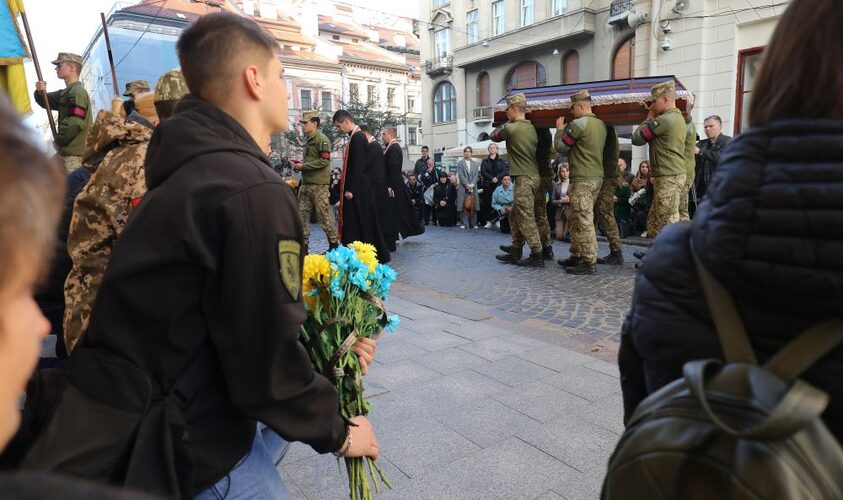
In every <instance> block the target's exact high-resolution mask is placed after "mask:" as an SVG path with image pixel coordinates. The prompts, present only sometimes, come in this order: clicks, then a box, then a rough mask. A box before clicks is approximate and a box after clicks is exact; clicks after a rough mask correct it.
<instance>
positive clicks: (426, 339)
mask: <svg viewBox="0 0 843 500" xmlns="http://www.w3.org/2000/svg"><path fill="white" fill-rule="evenodd" d="M407 341H408V342H411V343H412V344H415V345H416V346H418V347H421V348H422V349H425V350H427V351H438V350H441V349H447V348H449V347H457V346H461V345H465V344H468V343H469V342H470V341H469V340H466V339H464V338H462V337H458V336H456V335H452V334H450V333H446V332H444V331H438V332H427V333H419V334H418V335H413V336H412V337H408V338H407Z"/></svg>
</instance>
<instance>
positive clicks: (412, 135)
mask: <svg viewBox="0 0 843 500" xmlns="http://www.w3.org/2000/svg"><path fill="white" fill-rule="evenodd" d="M418 141H419V139H418V132H417V129H416V127H410V128H409V129H408V131H407V144H409V145H410V146H415V145H416V144H418Z"/></svg>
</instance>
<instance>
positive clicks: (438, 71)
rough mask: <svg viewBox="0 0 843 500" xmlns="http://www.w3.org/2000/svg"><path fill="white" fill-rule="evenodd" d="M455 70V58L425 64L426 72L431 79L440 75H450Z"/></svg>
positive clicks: (433, 60) (430, 60) (447, 57)
mask: <svg viewBox="0 0 843 500" xmlns="http://www.w3.org/2000/svg"><path fill="white" fill-rule="evenodd" d="M453 70H454V56H446V57H440V58H439V59H429V60H427V61H425V62H424V72H425V73H427V74H428V76H430V77H431V78H434V77H437V76H439V75H450V74H451V73H452V72H453Z"/></svg>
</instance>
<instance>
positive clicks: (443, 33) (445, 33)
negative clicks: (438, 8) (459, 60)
mask: <svg viewBox="0 0 843 500" xmlns="http://www.w3.org/2000/svg"><path fill="white" fill-rule="evenodd" d="M434 38H435V42H436V57H437V58H439V59H444V58H446V57H448V55H449V54H450V53H451V29H450V28H445V29H443V30H439V31H437V32H436V33H435V34H434Z"/></svg>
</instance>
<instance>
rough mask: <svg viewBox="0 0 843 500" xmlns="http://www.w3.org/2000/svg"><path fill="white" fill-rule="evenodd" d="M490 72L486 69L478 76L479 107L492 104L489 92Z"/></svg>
mask: <svg viewBox="0 0 843 500" xmlns="http://www.w3.org/2000/svg"><path fill="white" fill-rule="evenodd" d="M489 85H490V82H489V73H486V72H485V71H484V72H482V73H480V75H479V76H478V77H477V107H478V108H483V107H487V106H491V103H490V102H489V101H490V95H489V94H490V92H489Z"/></svg>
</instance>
